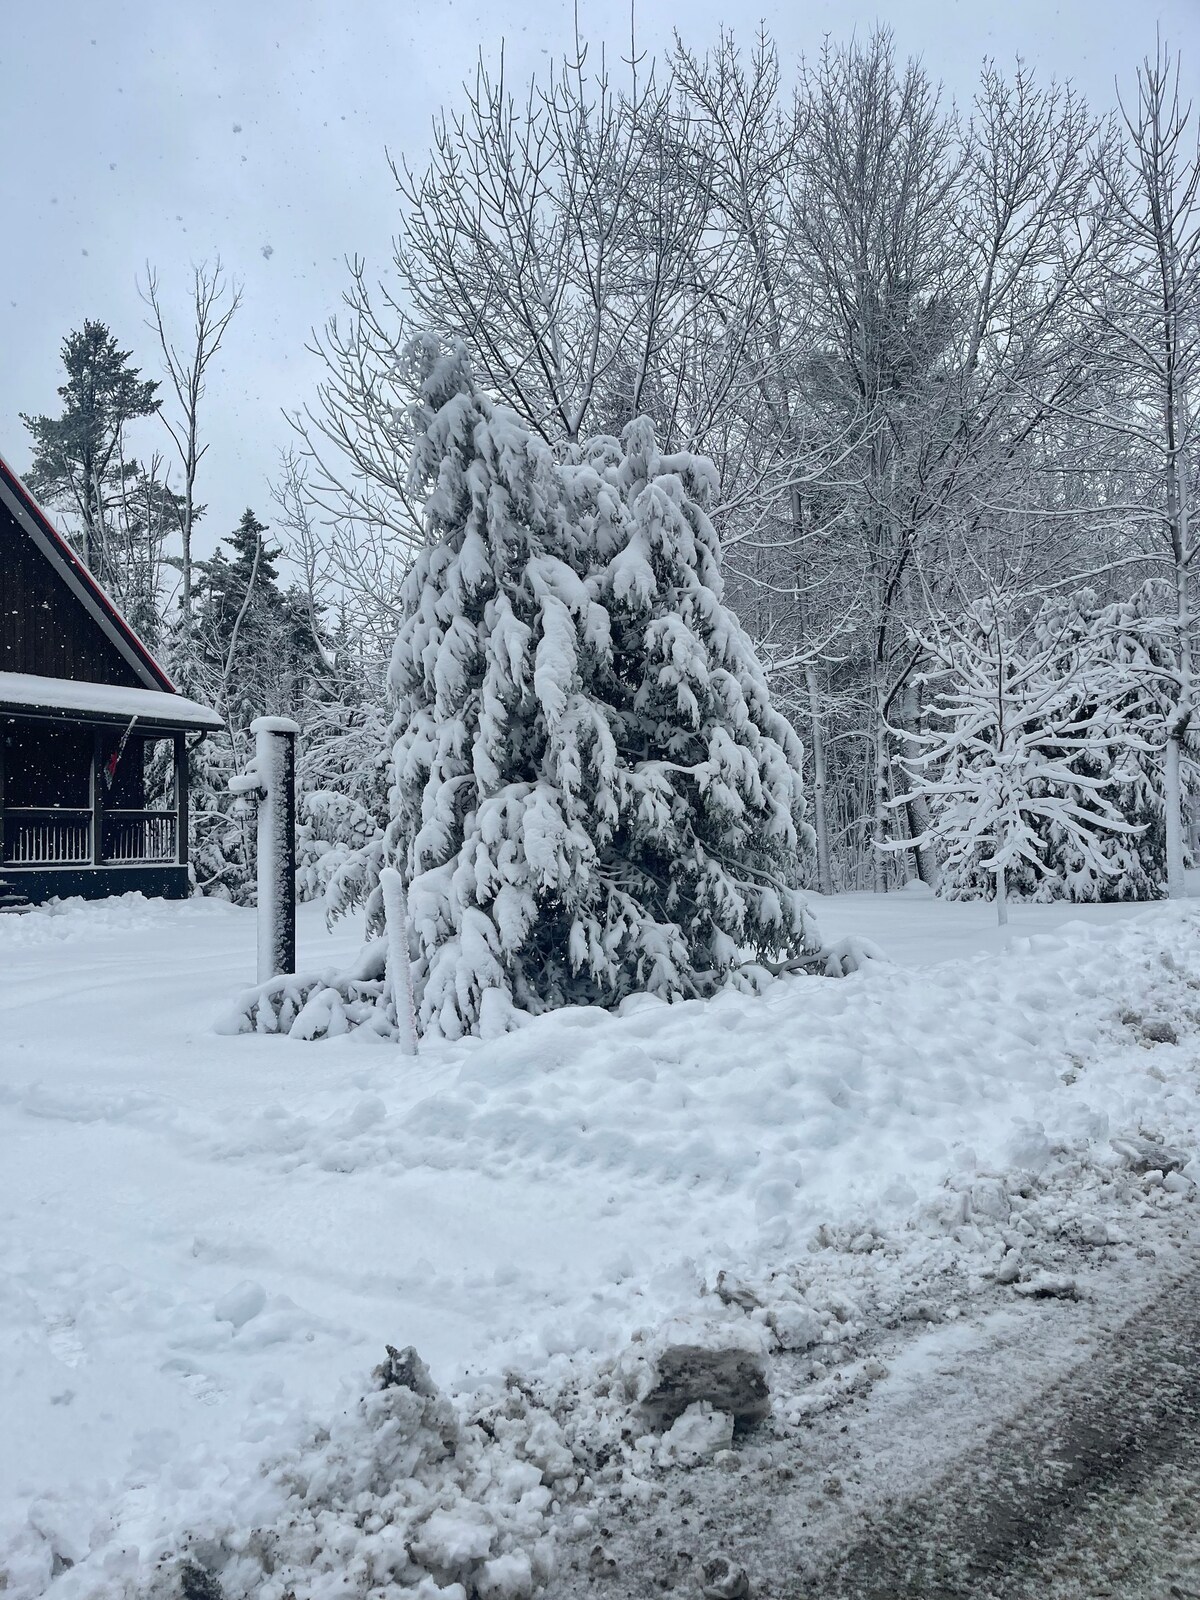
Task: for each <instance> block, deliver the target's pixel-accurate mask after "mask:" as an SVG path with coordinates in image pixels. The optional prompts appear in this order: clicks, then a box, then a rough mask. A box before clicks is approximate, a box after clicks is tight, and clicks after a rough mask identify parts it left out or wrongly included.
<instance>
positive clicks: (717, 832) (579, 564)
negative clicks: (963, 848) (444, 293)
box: [334, 338, 817, 1037]
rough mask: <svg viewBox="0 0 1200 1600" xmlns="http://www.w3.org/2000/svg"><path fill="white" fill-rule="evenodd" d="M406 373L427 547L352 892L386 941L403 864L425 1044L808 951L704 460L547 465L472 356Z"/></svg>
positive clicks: (790, 844) (642, 430) (399, 656)
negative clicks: (382, 827) (378, 802)
mask: <svg viewBox="0 0 1200 1600" xmlns="http://www.w3.org/2000/svg"><path fill="white" fill-rule="evenodd" d="M408 362H409V368H410V377H411V379H412V382H413V385H414V388H415V389H416V391H417V394H418V400H417V404H416V407H415V419H416V440H415V447H414V454H413V466H412V487H413V490H414V493H417V494H419V493H421V492H424V493H425V494H426V496H427V498H426V502H425V517H426V527H427V535H428V540H427V543H426V545H425V547H424V549H423V550H422V551H421V552H420V554H419V555H418V557H417V560H416V562H415V563H414V565H413V568H412V570H411V572H410V573H409V575H408V578H407V580H406V583H405V586H404V590H403V596H402V605H403V612H404V621H403V623H402V625H401V628H400V632H399V637H398V639H397V641H396V647H395V651H394V654H393V658H392V664H391V671H390V687H391V693H392V696H393V698H394V705H395V712H394V718H393V722H392V730H391V738H392V741H393V747H392V777H393V782H392V791H391V801H390V820H389V823H388V828H387V831H386V835H385V836H384V838H383V839H382V840H381V841H380V842H379V843H378V844H376V845H375V846H373V847H371V851H370V853H369V854H368V856H367V857H366V858H365V859H362V858H360V861H359V866H358V871H357V875H355V874H353V873H344V874H343V875H342V877H341V880H340V883H339V892H340V895H341V901H342V903H344V902H345V900H347V899H349V898H353V897H354V896H355V895H359V894H363V893H366V892H369V891H370V918H371V922H372V924H373V926H374V928H375V930H376V931H377V932H381V931H382V916H383V910H382V904H381V900H380V896H379V894H378V889H377V884H378V874H379V870H380V868H381V867H382V866H385V865H387V866H395V867H397V868H398V869H399V871H400V873H401V875H402V877H403V879H404V881H405V884H406V886H407V889H408V902H409V907H410V912H411V929H410V943H411V947H412V956H413V974H414V980H415V987H416V997H417V1007H418V1018H419V1024H420V1026H421V1028H422V1029H423V1030H424V1029H429V1028H434V1027H436V1028H437V1029H439V1030H440V1031H441V1032H443V1033H444V1034H446V1035H448V1036H451V1037H455V1036H457V1035H458V1034H460V1033H462V1032H469V1031H481V1032H484V1033H490V1032H493V1031H496V1030H498V1029H501V1028H503V1027H505V1026H508V1025H509V1023H510V1021H511V1014H512V1010H513V1008H514V1007H516V1008H519V1009H522V1010H525V1011H529V1012H538V1011H542V1010H545V1009H549V1008H552V1007H557V1006H562V1005H567V1004H602V1005H614V1004H617V1003H618V1002H619V1001H620V1000H621V999H623V998H624V997H625V996H626V995H628V994H630V993H633V992H635V991H648V992H650V993H653V994H658V995H660V996H663V997H664V998H672V997H676V996H681V995H689V994H697V993H704V992H708V991H709V990H711V988H712V987H713V986H715V985H716V984H718V983H720V982H722V981H725V980H727V979H728V978H729V976H730V975H731V973H732V972H733V970H734V968H735V967H736V966H737V965H738V963H739V962H740V961H741V960H742V959H744V958H745V957H748V956H753V955H764V956H768V955H775V954H778V953H779V952H780V951H787V952H789V953H795V952H797V951H799V950H805V951H809V950H813V949H815V948H816V945H817V940H816V934H815V929H814V928H813V926H812V924H811V922H810V921H809V919H808V916H807V913H806V910H805V904H804V900H803V897H802V895H801V893H800V892H799V884H800V879H801V876H802V856H803V852H804V850H805V849H806V848H807V846H808V844H809V841H810V834H809V831H808V829H807V826H806V824H805V823H804V821H803V809H804V803H803V797H802V791H801V775H800V764H801V756H802V752H801V749H800V745H799V743H798V741H797V740H796V737H795V735H794V733H793V732H792V730H791V728H790V727H789V726H788V724H787V723H786V721H785V720H784V719H783V718H782V717H781V716H779V715H778V714H777V713H776V712H775V711H774V710H773V708H772V707H771V704H770V699H769V696H768V693H767V688H766V682H765V678H764V676H763V673H762V670H761V668H760V667H759V665H758V663H757V661H756V659H755V657H754V653H753V650H752V648H751V646H750V644H749V641H748V639H747V638H746V635H745V634H744V633H743V632H742V630H741V628H740V627H739V625H738V624H737V622H736V620H735V619H734V618H733V616H732V615H731V613H730V612H728V611H727V610H726V608H725V607H724V605H723V603H722V599H721V579H720V552H719V547H718V543H717V538H716V535H715V532H714V531H713V528H712V524H711V523H710V521H709V519H708V517H707V515H706V514H705V512H704V509H703V504H702V502H703V501H704V499H705V498H706V497H707V496H708V494H709V493H710V492H711V489H712V486H713V481H714V478H715V471H714V469H713V467H712V465H711V463H708V462H706V461H704V460H702V459H699V458H693V457H691V456H683V455H680V456H672V457H663V456H660V455H659V453H658V451H657V449H656V446H655V442H654V436H653V430H652V428H651V426H650V424H649V423H648V422H646V421H645V419H641V420H639V421H638V422H636V423H634V424H631V425H630V427H629V428H628V429H627V430H626V433H625V446H624V448H622V446H621V445H620V444H618V442H617V441H616V440H613V439H610V438H605V439H601V440H597V441H594V442H593V444H592V445H590V446H586V447H576V449H575V450H574V451H573V452H572V459H571V460H570V461H568V462H567V463H566V464H559V463H558V462H556V460H555V458H554V456H553V454H552V453H551V451H550V450H549V449H548V448H547V446H545V445H544V444H543V443H542V442H541V441H539V440H536V439H534V438H533V437H532V436H531V435H530V433H529V432H528V431H527V430H526V429H525V428H523V427H522V426H521V424H520V423H519V422H518V420H517V419H516V418H515V416H513V415H512V413H510V412H508V411H506V410H505V409H503V408H501V407H499V406H496V405H493V404H492V402H491V401H490V400H488V399H487V398H486V397H485V396H484V395H482V394H481V393H480V392H479V391H478V389H477V388H476V386H475V383H474V381H473V378H472V376H471V372H470V368H469V365H468V362H467V358H466V356H465V353H464V351H463V349H462V347H461V346H459V345H455V346H454V347H452V348H451V349H450V350H449V351H447V352H442V351H441V350H440V349H439V348H438V347H437V345H436V343H435V342H434V341H432V340H430V339H428V338H420V339H417V340H415V341H413V343H412V345H411V346H410V347H409V352H408ZM337 903H338V902H337V900H336V898H335V905H334V909H335V910H336V909H337Z"/></svg>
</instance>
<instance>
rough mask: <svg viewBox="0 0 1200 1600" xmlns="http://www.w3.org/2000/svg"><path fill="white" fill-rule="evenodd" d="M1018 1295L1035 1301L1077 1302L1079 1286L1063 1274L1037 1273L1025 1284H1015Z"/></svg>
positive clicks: (1014, 1287)
mask: <svg viewBox="0 0 1200 1600" xmlns="http://www.w3.org/2000/svg"><path fill="white" fill-rule="evenodd" d="M1013 1289H1014V1290H1015V1291H1016V1293H1017V1294H1022V1295H1025V1296H1026V1297H1027V1298H1029V1299H1033V1300H1077V1299H1078V1298H1079V1285H1078V1284H1077V1283H1076V1282H1075V1279H1074V1278H1070V1277H1068V1276H1067V1274H1066V1273H1063V1272H1035V1273H1034V1275H1033V1277H1032V1278H1029V1279H1027V1280H1026V1281H1025V1282H1024V1283H1014V1284H1013Z"/></svg>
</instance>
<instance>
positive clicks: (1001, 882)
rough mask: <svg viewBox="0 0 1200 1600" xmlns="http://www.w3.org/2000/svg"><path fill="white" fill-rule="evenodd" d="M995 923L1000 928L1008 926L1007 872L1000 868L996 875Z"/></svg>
mask: <svg viewBox="0 0 1200 1600" xmlns="http://www.w3.org/2000/svg"><path fill="white" fill-rule="evenodd" d="M996 921H997V923H998V924H999V925H1000V927H1002V928H1007V926H1008V872H1007V870H1006V869H1005V868H1004V867H1001V868H1000V870H999V872H998V873H997V874H996Z"/></svg>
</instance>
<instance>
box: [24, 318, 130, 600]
mask: <svg viewBox="0 0 1200 1600" xmlns="http://www.w3.org/2000/svg"><path fill="white" fill-rule="evenodd" d="M61 354H62V362H63V366H64V367H65V368H66V370H67V381H66V383H65V384H63V385H62V386H61V387H60V388H59V391H58V393H59V397H60V399H61V400H62V402H63V409H62V414H61V415H60V416H57V417H47V416H27V415H25V414H24V413H22V416H21V420H22V422H23V423H24V424H25V426H26V428H27V429H28V430H29V433H30V436H31V438H32V441H33V463H32V465H31V467H30V469H29V472H28V474H27V477H28V481H29V487H30V489H32V491H33V493H34V494H35V495H36V496H37V497H38V498H39V499H40V500H42V501H44V502H45V503H46V504H48V505H53V506H60V507H63V508H64V509H67V510H69V511H71V512H73V513H74V514H75V515H77V516H78V518H79V524H80V527H79V533H80V553H81V555H82V556H83V560H84V562H85V563H86V564H87V565H88V566H89V567H90V568H91V569H92V571H93V572H95V573H96V574H97V576H98V577H99V578H100V579H101V581H102V582H105V583H110V584H112V583H113V579H114V571H113V563H114V559H115V552H114V551H112V550H110V548H109V545H110V538H109V524H110V521H111V520H112V518H113V515H114V511H115V508H116V507H117V505H118V502H119V501H120V500H121V498H122V494H123V491H124V490H125V488H126V486H127V484H128V482H129V480H131V479H134V480H136V478H137V475H138V465H137V462H136V461H134V460H132V459H130V458H127V457H126V454H125V429H126V427H127V426H128V425H129V423H131V422H135V421H137V420H138V419H139V418H142V417H149V416H152V415H153V414H154V413H155V412H156V411H157V410H158V406H159V401H158V399H157V398H156V391H157V389H158V387H159V386H158V384H157V382H155V381H154V380H153V379H143V377H142V375H141V373H140V371H139V370H138V368H137V367H134V366H131V365H130V352H129V351H128V350H121V349H118V347H117V341H116V338H115V337H114V336H113V334H112V333H110V331H109V330H108V328H107V327H106V326H105V325H104V323H102V322H95V321H91V320H88V321H85V322H84V325H83V327H82V329H80V330H78V331H76V332H73V333H69V334H68V335H67V337H66V338H65V339H64V340H63V344H62V352H61ZM114 587H115V585H114Z"/></svg>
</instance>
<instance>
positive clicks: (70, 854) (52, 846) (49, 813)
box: [3, 806, 92, 867]
mask: <svg viewBox="0 0 1200 1600" xmlns="http://www.w3.org/2000/svg"><path fill="white" fill-rule="evenodd" d="M3 859H4V861H5V863H6V864H7V865H9V866H16V867H32V866H38V867H50V866H55V867H56V866H63V867H67V866H81V865H82V866H86V865H87V863H88V862H89V861H91V859H92V813H91V809H90V808H89V809H87V810H83V809H78V810H76V809H74V808H68V807H66V806H46V807H41V806H6V807H5V811H4V852H3Z"/></svg>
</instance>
